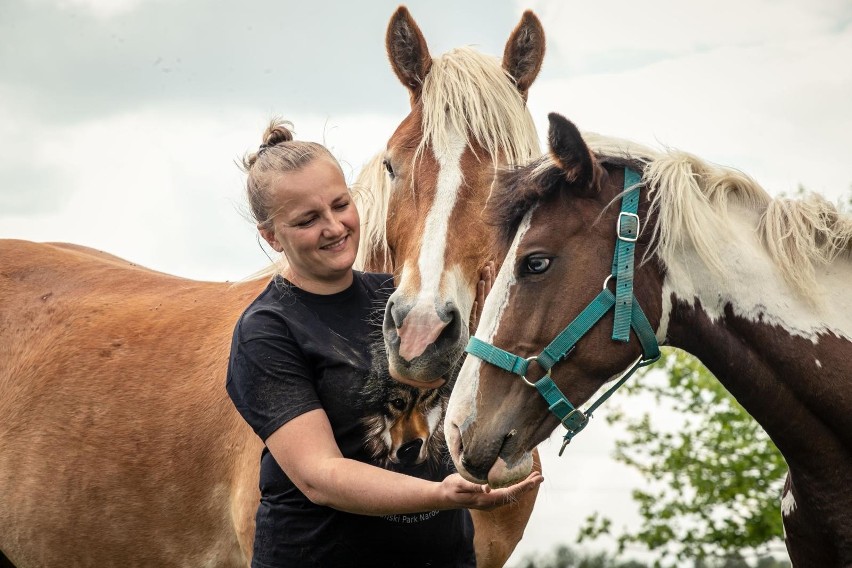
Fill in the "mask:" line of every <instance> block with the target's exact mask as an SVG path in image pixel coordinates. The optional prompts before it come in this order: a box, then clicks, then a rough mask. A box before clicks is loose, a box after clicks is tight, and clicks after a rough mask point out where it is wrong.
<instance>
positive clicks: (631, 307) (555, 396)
mask: <svg viewBox="0 0 852 568" xmlns="http://www.w3.org/2000/svg"><path fill="white" fill-rule="evenodd" d="M640 181H641V177H640V176H639V174H638V173H636V172H635V171H633V170H631V169H628V168H625V170H624V193H623V195H622V199H621V211H620V212H619V214H618V221H617V223H616V237H617V239H618V240H617V242H616V246H615V253H614V255H613V260H612V272H611V274H610V275H609V276H608V277H607V278H606V280H605V281H604V286H603V290H601V292H600V293H599V294H598V295H597V296H596V297H595V299H594V300H592V301H591V302H590V303H589V305H588V306H586V308H585V309H584V310H583V311H582V312H580V314H579V315H578V316H577V317H576V318H574V320H573V321H572V322H571V323H569V324H568V326H567V327H566V328H565V329H563V330H562V332H560V333H559V335H557V336H556V338H555V339H553V341H551V342H550V344H548V345H547V347H545V348H544V349H543V350H542V351H541V353H539V354H538V355H536V356H534V357H527V358H523V357H519V356H518V355H515V354H514V353H509V352H508V351H504V350H503V349H500V348H499V347H497V346H495V345H492V344H490V343H486V342H485V341H482V340H481V339H478V338H476V337H471V338H470V341H469V342H468V344H467V347H466V348H465V350H466V351H467V352H468V353H470V354H471V355H474V356H476V357H479V358H480V359H482V360H483V361H486V362H488V363H491V364H492V365H494V366H496V367H499V368H501V369H503V370H505V371H508V372H510V373H513V374H515V375H519V376H520V377H521V379H522V380H523V381H524V382H525V383H527V384H528V385H530V386H532V387H535V388H536V390H538V392H539V394H540V395H541V396H542V397H543V398H544V400H545V401H546V402H547V404H548V408H549V410H550V411H551V412H552V413H553V414H554V415H556V417H557V418H559V421H560V422H561V423H562V425H563V426H565V428H566V429H567V430H568V431H567V432H566V434H565V436H564V438H563V443H562V448H561V449H560V450H559V455H560V456H561V455H562V452H563V451H565V447H566V446H567V445H568V444H569V443H570V442H571V439H572V438H573V437H574V436H575V435H577V434H578V433H579V432H580V431H581V430H582V429H583V428H585V427H586V424H588V422H589V418H591V417H592V413H593V412H594V411H595V410H596V409H597V408H598V407H599V406H600V405H601V404H603V402H604V401H605V400H606V399H608V398H609V397H610V396H611V395H612V393H614V392H615V391H616V390H617V389H618V388H619V387H620V386H621V385H623V384H624V383H625V381H627V379H628V378H630V376H631V375H632V374H633V373H635V372H636V371H637V370H638V369H639V368H640V367H644V366H646V365H650V364H651V363H654V362H655V361H657V360H658V359H659V358H660V347H659V345H658V343H657V337H656V334H655V333H654V330H653V329H652V328H651V324H650V323H649V322H648V318H647V317H645V313H644V312H643V311H642V308H640V307H639V302H638V301H636V298H635V296H634V294H633V271H634V270H633V269H634V256H635V254H634V249H635V244H636V240H637V239H638V236H639V229H640V220H639V215H638V214H637V212H638V209H639V183H640ZM611 278H614V279H615V293H614V294H613V293H612V292H611V291H610V290H609V288H608V287H607V284H608V283H609V280H610V279H611ZM610 308H614V310H615V314H614V319H615V321H614V324H613V330H612V339H613V340H615V341H621V342H624V343H626V342H628V341H629V340H630V330H631V329H632V330H633V331H634V332H635V333H636V337H637V338H638V339H639V344H640V345H641V347H642V356H641V357H639V358H638V359H637V360H636V361H635V362H634V363H633V364H632V365H631V366H630V367H629V368H628V369H627V370H626V371H625V372H624V373H623V374H622V375H621V377H620V378H619V379H618V380H617V381H616V382H615V384H614V385H613V386H612V387H610V389H609V390H607V391H606V392H605V393H604V394H603V395H601V397H600V398H598V400H596V401H595V402H594V404H592V405H591V406H589V408H588V409H587V410H586V411H585V412H583V411H582V410H580V409H577V408H575V407H574V405H573V404H571V402H570V401H569V400H568V398H567V397H566V396H565V395H564V394H563V393H562V391H561V390H559V387H557V386H556V383H554V382H553V379H552V378H551V376H550V371H551V369H552V368H553V366H554V365H556V364H557V363H558V362H559V361H561V360H562V359H565V358H566V357H567V356H568V355H569V354H570V353H571V352H572V351H573V350H574V348H575V347H576V345H577V342H578V341H579V340H580V338H581V337H583V336H584V335H585V334H586V333H588V331H589V330H590V329H591V328H592V327H594V325H595V324H596V323H597V322H598V321H599V320H600V319H601V318H602V317H603V316H604V314H606V313H607V312H608V311H609V310H610ZM531 361H536V362H537V363H538V364H539V366H541V367H542V368H543V369H544V370H545V371H547V373H546V374H545V375H544V377H542V378H541V379H539V380H538V381H536V382H535V383H531V382H530V381H528V380H527V378H526V374H527V370H528V368H529V364H530V362H531Z"/></svg>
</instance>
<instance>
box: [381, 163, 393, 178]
mask: <svg viewBox="0 0 852 568" xmlns="http://www.w3.org/2000/svg"><path fill="white" fill-rule="evenodd" d="M382 164H384V166H385V169H386V170H387V172H388V175H389V176H390V178H391V179H393V178H395V177H396V174H394V173H393V166H391V163H390V161H389V160H383V161H382Z"/></svg>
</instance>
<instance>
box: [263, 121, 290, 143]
mask: <svg viewBox="0 0 852 568" xmlns="http://www.w3.org/2000/svg"><path fill="white" fill-rule="evenodd" d="M291 140H293V123H292V122H289V121H286V120H281V119H279V118H275V119H273V120H272V122H270V123H269V126H267V127H266V131H265V132H264V133H263V144H264V145H265V146H267V147H269V146H275V145H276V144H280V143H282V142H290V141H291Z"/></svg>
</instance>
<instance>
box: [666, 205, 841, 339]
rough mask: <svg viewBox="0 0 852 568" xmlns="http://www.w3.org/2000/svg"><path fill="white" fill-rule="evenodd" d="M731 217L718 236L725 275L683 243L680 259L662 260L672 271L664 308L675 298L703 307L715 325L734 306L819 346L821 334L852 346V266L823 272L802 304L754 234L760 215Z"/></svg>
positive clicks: (837, 264)
mask: <svg viewBox="0 0 852 568" xmlns="http://www.w3.org/2000/svg"><path fill="white" fill-rule="evenodd" d="M729 215H730V219H731V227H732V229H733V230H732V231H731V233H730V234H728V235H721V234H720V235H716V237H717V238H718V240H719V250H720V253H721V254H720V256H721V258H722V259H723V262H725V264H726V265H727V270H726V272H725V273H724V274H720V273H719V272H718V271H716V270H713V269H712V268H710V267H708V266H707V265H706V264H704V263H703V262H702V261H701V259H700V257H699V255H698V254H697V253H696V252H695V250H693V249H692V247H691V243H689V242H686V243H684V245H683V248H682V250H681V251H680V254H677V255H673V257H672V258H664V259H662V260H663V262H664V263H665V265H666V269H667V273H666V280H665V282H664V285H663V302H664V304H663V305H664V306H665V302H666V301H667V298H669V297H670V296H671V293H672V292H674V294H675V295H676V296H677V298H678V299H680V300H682V301H687V302H693V303H694V302H695V301H696V300H698V301H700V302H701V307H702V309H703V310H704V312H705V313H706V314H707V316H708V317H709V318H710V319H711V320H712V321H717V320H719V319H720V318H721V317H722V316H723V315H724V310H725V306H726V305H730V306H731V308H732V310H733V312H734V314H735V315H737V316H739V317H742V318H744V319H748V320H751V321H754V322H757V321H761V322H763V323H764V324H768V325H776V326H779V327H781V328H782V329H784V330H786V331H787V332H788V333H789V334H791V335H796V336H800V337H804V338H806V339H809V340H810V341H812V342H814V344H816V343H817V342H818V340H819V334H820V333H827V332H831V333H833V334H835V335H837V336H838V337H841V338H844V339H846V340H852V294H848V293H846V290H848V285H849V282H850V281H852V263H850V262H849V261H848V260H845V259H842V258H840V259H837V260H835V261H834V262H833V263H832V264H830V265H828V266H818V267H817V268H816V279H817V282H818V284H819V289H818V290H814V291H813V296H812V297H811V298H803V297H802V296H801V295H800V294H798V293H797V292H796V291H795V290H794V289H792V288H791V287H790V285H789V284H788V283H787V282H786V281H785V280H784V277H783V276H782V274H781V272H780V271H779V270H778V268H777V267H776V266H775V265H774V264H773V263H772V261H771V260H770V258H769V255H768V254H767V253H766V251H765V248H764V246H763V244H762V243H761V242H760V239H759V237H758V234H757V232H756V229H755V228H756V227H757V225H758V218H759V214H758V213H757V212H755V211H752V210H749V209H747V208H744V207H741V206H737V205H734V204H731V205H730V212H729Z"/></svg>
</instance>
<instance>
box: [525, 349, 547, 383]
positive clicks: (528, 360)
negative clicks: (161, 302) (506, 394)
mask: <svg viewBox="0 0 852 568" xmlns="http://www.w3.org/2000/svg"><path fill="white" fill-rule="evenodd" d="M524 361H526V362H527V363H532V362H533V361H535V362H536V363H538V357H536V356H535V355H533V356H532V357H527V358H526V359H524ZM549 372H550V371H548V373H549ZM521 380H522V381H524V382H525V383H527V384H528V385H529V386H531V387H532V388H535V383H531V382H529V381H528V380H527V377H526V375H521Z"/></svg>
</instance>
